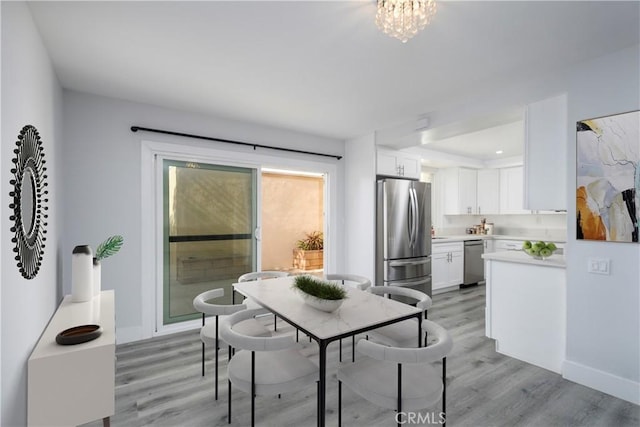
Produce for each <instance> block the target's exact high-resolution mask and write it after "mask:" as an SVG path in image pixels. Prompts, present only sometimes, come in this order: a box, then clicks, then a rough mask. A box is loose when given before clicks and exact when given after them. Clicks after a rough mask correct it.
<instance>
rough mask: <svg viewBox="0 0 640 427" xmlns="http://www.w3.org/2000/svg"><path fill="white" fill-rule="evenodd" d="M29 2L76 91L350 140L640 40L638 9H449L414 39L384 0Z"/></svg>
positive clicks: (455, 4) (594, 5)
mask: <svg viewBox="0 0 640 427" xmlns="http://www.w3.org/2000/svg"><path fill="white" fill-rule="evenodd" d="M29 6H30V9H31V11H32V13H33V16H34V20H35V22H36V25H37V26H38V28H39V29H40V31H41V34H42V37H43V39H44V42H45V45H46V47H47V49H48V51H49V52H50V55H51V58H52V61H53V64H54V67H55V69H56V71H57V74H58V77H59V79H60V82H61V84H62V86H63V87H65V88H68V89H73V90H78V91H83V92H90V93H96V94H100V95H105V96H110V97H116V98H122V99H126V100H131V101H138V102H144V103H149V104H155V105H161V106H165V107H169V108H175V109H180V110H186V111H192V112H199V113H205V114H211V115H216V116H221V117H228V118H231V119H239V120H242V121H248V122H255V123H259V124H264V125H270V126H275V127H279V128H285V129H291V130H296V131H301V132H305V133H309V134H316V135H321V136H327V137H333V138H339V139H348V138H351V137H355V136H360V135H363V134H366V133H370V132H372V131H374V130H380V129H385V128H390V127H393V126H394V125H396V124H397V123H402V122H406V121H407V120H412V119H414V118H416V117H419V116H420V115H422V114H424V113H426V112H430V111H437V110H438V109H439V108H441V107H442V106H443V105H445V104H450V103H451V102H464V100H465V98H467V97H472V96H473V95H474V93H475V92H476V91H477V90H478V88H482V89H483V91H484V90H486V89H487V88H491V87H496V88H498V87H500V86H501V85H503V84H505V83H507V82H509V81H513V80H521V79H523V78H527V77H528V76H534V75H536V74H538V73H544V72H547V71H549V70H552V69H554V68H556V67H564V66H566V65H568V64H571V63H575V62H579V61H582V60H585V59H588V58H591V57H597V56H601V55H603V54H605V53H607V52H612V51H615V50H619V49H622V48H625V47H629V46H632V45H636V44H638V43H640V17H639V15H640V7H639V6H640V3H639V2H638V1H631V2H610V1H603V2H595V1H570V2H558V1H555V2H541V1H515V2H507V1H500V2H486V1H470V2H462V1H446V2H445V1H439V3H438V13H437V14H436V16H435V18H434V19H433V22H432V24H431V25H429V26H428V27H427V28H426V29H425V30H424V31H423V32H421V33H420V34H418V35H417V36H416V37H415V38H414V39H412V40H409V42H407V43H406V44H402V43H401V42H399V41H398V40H396V39H392V38H390V37H388V36H386V35H384V34H382V33H381V32H380V31H379V30H378V29H377V28H376V26H375V24H374V15H375V1H374V0H370V1H329V2H327V1H316V2H311V1H283V2H272V1H257V2H249V1H234V2H219V1H208V2H207V1H197V2H185V1H180V2H155V1H143V2H93V1H91V2H55V1H46V2H30V3H29ZM179 130H180V129H178V131H179ZM443 136H446V135H443Z"/></svg>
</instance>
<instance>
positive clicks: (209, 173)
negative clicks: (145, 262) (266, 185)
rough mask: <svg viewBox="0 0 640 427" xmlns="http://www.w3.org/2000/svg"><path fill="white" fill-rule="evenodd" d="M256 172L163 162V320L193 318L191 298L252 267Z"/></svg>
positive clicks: (228, 293)
mask: <svg viewBox="0 0 640 427" xmlns="http://www.w3.org/2000/svg"><path fill="white" fill-rule="evenodd" d="M256 187H257V171H256V169H250V168H239V167H230V166H222V165H212V164H206V163H193V162H182V161H175V160H163V201H164V207H163V208H164V214H163V219H164V230H163V242H164V250H163V255H164V256H163V260H164V261H163V262H164V285H163V324H165V325H167V324H170V323H176V322H182V321H185V320H191V319H195V318H197V317H198V316H199V313H196V311H195V310H194V308H193V305H192V302H193V298H194V297H195V296H196V295H198V294H199V293H201V292H204V291H206V290H209V289H214V288H224V289H225V297H224V298H223V299H219V300H216V302H218V303H220V304H229V303H231V284H232V283H234V282H235V281H236V279H237V278H238V276H240V275H241V274H243V273H246V272H249V271H255V270H256V259H257V253H256V251H257V245H256V239H255V236H254V231H255V230H256V226H257V201H256V198H257V191H256Z"/></svg>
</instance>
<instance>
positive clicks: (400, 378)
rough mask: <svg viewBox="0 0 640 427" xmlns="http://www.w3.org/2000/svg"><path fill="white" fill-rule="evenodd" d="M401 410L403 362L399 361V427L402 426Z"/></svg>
mask: <svg viewBox="0 0 640 427" xmlns="http://www.w3.org/2000/svg"><path fill="white" fill-rule="evenodd" d="M400 412H402V364H401V363H398V415H397V417H398V420H397V421H398V427H400Z"/></svg>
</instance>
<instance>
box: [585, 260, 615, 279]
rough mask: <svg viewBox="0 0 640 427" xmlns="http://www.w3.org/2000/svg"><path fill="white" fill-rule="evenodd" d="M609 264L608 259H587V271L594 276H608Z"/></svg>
mask: <svg viewBox="0 0 640 427" xmlns="http://www.w3.org/2000/svg"><path fill="white" fill-rule="evenodd" d="M610 263H611V260H610V259H609V258H589V261H588V262H587V271H588V272H589V273H594V274H606V275H608V274H609V273H610Z"/></svg>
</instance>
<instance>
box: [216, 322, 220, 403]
mask: <svg viewBox="0 0 640 427" xmlns="http://www.w3.org/2000/svg"><path fill="white" fill-rule="evenodd" d="M219 350H220V341H219V339H218V316H216V400H218V353H219Z"/></svg>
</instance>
